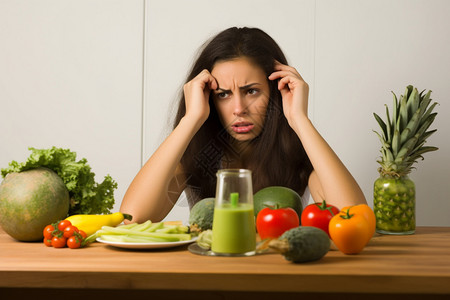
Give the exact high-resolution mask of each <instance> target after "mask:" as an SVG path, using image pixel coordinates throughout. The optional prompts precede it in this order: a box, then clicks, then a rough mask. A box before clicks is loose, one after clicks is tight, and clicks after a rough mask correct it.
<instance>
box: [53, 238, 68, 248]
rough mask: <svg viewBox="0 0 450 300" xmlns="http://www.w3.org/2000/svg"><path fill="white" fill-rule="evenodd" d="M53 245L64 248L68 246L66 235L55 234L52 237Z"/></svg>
mask: <svg viewBox="0 0 450 300" xmlns="http://www.w3.org/2000/svg"><path fill="white" fill-rule="evenodd" d="M52 246H53V247H54V248H64V247H65V246H66V238H65V237H64V236H62V235H61V236H54V237H53V238H52Z"/></svg>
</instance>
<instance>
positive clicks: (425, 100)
mask: <svg viewBox="0 0 450 300" xmlns="http://www.w3.org/2000/svg"><path fill="white" fill-rule="evenodd" d="M422 93H423V92H422ZM422 93H421V94H422ZM430 97H431V91H428V93H427V94H426V95H425V96H423V98H421V101H420V109H421V111H422V114H421V116H420V117H422V116H423V114H424V113H425V112H426V110H427V107H428V105H430V102H431V98H430Z"/></svg>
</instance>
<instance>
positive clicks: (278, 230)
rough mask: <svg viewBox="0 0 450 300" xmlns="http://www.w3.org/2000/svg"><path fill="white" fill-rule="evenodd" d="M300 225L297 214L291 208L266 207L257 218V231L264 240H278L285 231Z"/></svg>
mask: <svg viewBox="0 0 450 300" xmlns="http://www.w3.org/2000/svg"><path fill="white" fill-rule="evenodd" d="M299 225H300V221H299V218H298V215H297V212H296V211H295V210H294V209H292V208H290V207H284V208H271V207H266V208H263V209H262V210H260V211H259V213H258V215H257V216H256V229H257V230H258V233H259V236H260V237H261V239H262V240H264V239H267V238H278V237H279V236H281V235H282V234H283V233H284V232H285V231H287V230H289V229H291V228H294V227H298V226H299Z"/></svg>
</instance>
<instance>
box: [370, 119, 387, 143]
mask: <svg viewBox="0 0 450 300" xmlns="http://www.w3.org/2000/svg"><path fill="white" fill-rule="evenodd" d="M373 116H374V117H375V120H377V122H378V124H379V125H380V127H381V129H382V130H383V135H384V139H385V140H387V132H386V130H387V129H386V123H384V121H383V120H382V119H381V118H380V116H379V115H377V114H376V113H373Z"/></svg>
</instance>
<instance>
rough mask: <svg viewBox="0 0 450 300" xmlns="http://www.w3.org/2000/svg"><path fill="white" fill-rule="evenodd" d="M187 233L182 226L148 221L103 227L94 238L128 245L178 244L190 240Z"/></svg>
mask: <svg viewBox="0 0 450 300" xmlns="http://www.w3.org/2000/svg"><path fill="white" fill-rule="evenodd" d="M188 231H189V228H188V227H187V226H184V225H170V224H169V225H168V224H164V222H159V223H152V222H151V221H150V220H149V221H146V222H144V223H142V224H136V223H133V224H127V225H120V226H117V227H112V226H103V227H102V229H100V230H99V231H97V232H96V233H95V237H101V239H102V240H105V241H112V242H128V243H150V242H178V241H189V240H190V239H191V235H190V234H189V233H188Z"/></svg>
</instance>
